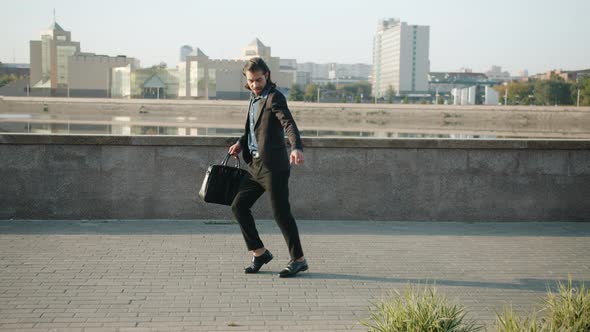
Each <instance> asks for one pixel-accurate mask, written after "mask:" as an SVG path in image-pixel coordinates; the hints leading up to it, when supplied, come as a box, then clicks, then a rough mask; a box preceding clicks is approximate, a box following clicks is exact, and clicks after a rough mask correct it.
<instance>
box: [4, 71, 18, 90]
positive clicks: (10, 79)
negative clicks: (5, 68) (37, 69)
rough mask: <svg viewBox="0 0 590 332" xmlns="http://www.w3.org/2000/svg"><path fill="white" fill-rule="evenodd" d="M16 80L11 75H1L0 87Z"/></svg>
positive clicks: (14, 76)
mask: <svg viewBox="0 0 590 332" xmlns="http://www.w3.org/2000/svg"><path fill="white" fill-rule="evenodd" d="M16 79H17V77H16V75H14V74H11V75H6V74H4V75H2V76H0V87H3V86H5V85H6V84H8V83H10V82H12V81H15V80H16Z"/></svg>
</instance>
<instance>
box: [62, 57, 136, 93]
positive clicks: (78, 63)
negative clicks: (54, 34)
mask: <svg viewBox="0 0 590 332" xmlns="http://www.w3.org/2000/svg"><path fill="white" fill-rule="evenodd" d="M126 66H129V67H130V68H132V69H135V68H139V61H138V60H136V59H134V58H128V57H126V56H123V55H121V56H115V57H112V56H108V55H98V54H94V53H78V54H74V55H72V56H69V57H68V80H67V86H66V88H67V91H66V95H67V96H68V97H92V98H109V97H111V94H110V90H111V84H112V77H111V74H112V73H111V69H113V68H116V67H126Z"/></svg>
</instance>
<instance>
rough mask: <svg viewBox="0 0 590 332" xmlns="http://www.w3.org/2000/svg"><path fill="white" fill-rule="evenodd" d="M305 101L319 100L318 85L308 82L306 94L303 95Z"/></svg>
mask: <svg viewBox="0 0 590 332" xmlns="http://www.w3.org/2000/svg"><path fill="white" fill-rule="evenodd" d="M303 99H304V100H305V101H317V100H318V85H317V84H314V83H312V84H308V85H307V86H306V87H305V94H304V95H303Z"/></svg>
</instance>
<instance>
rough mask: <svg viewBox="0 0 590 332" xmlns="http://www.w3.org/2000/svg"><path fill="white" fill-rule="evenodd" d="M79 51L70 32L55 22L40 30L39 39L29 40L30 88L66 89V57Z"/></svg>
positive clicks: (77, 43) (78, 45)
mask: <svg viewBox="0 0 590 332" xmlns="http://www.w3.org/2000/svg"><path fill="white" fill-rule="evenodd" d="M79 52H80V42H75V41H72V35H71V32H69V31H66V30H64V29H63V28H62V27H61V26H60V25H59V24H57V22H55V21H54V22H53V24H51V26H50V27H49V28H48V29H47V30H45V31H42V32H41V40H31V41H30V57H31V58H30V59H31V60H30V61H31V75H30V78H29V82H30V85H31V87H32V88H41V89H51V91H53V92H55V91H56V90H57V89H67V85H68V57H70V56H71V55H74V54H76V53H79Z"/></svg>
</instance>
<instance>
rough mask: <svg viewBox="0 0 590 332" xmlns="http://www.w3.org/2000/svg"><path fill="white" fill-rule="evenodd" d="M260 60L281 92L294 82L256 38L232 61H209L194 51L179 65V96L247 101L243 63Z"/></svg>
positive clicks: (199, 52)
mask: <svg viewBox="0 0 590 332" xmlns="http://www.w3.org/2000/svg"><path fill="white" fill-rule="evenodd" d="M253 57H261V58H263V59H264V61H265V62H266V63H267V65H268V66H269V68H270V71H271V79H272V80H273V82H275V83H276V84H277V86H278V87H279V89H280V90H283V91H286V90H288V89H289V88H290V87H291V85H292V84H293V81H294V73H293V72H292V71H290V70H289V71H286V72H282V71H281V68H280V59H279V58H278V57H273V56H272V55H271V48H270V47H267V46H265V45H264V44H263V43H262V42H261V41H260V40H259V39H258V38H256V39H254V40H253V41H252V42H251V43H250V44H248V46H246V47H245V48H244V51H243V54H242V56H240V57H238V58H237V59H235V60H221V59H211V58H209V56H207V55H206V54H205V53H204V52H203V51H202V50H200V49H199V48H196V49H195V50H194V51H193V52H192V53H191V54H190V55H188V56H187V57H186V59H185V61H182V62H180V63H179V64H178V73H179V82H178V97H179V98H191V99H195V98H196V99H234V100H236V99H247V98H248V96H249V95H250V92H249V90H247V89H246V87H245V85H246V80H245V78H244V75H243V73H242V70H243V68H244V66H245V65H246V61H247V60H249V59H251V58H253Z"/></svg>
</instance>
